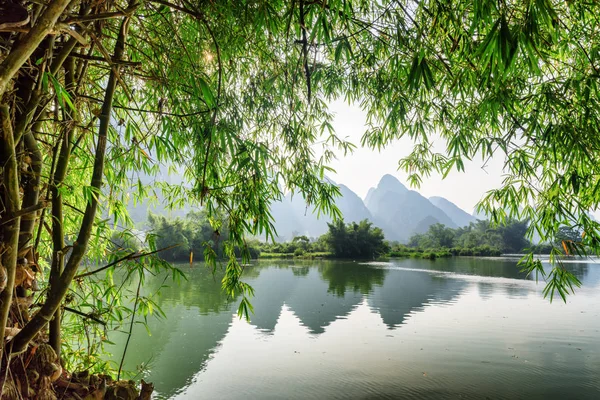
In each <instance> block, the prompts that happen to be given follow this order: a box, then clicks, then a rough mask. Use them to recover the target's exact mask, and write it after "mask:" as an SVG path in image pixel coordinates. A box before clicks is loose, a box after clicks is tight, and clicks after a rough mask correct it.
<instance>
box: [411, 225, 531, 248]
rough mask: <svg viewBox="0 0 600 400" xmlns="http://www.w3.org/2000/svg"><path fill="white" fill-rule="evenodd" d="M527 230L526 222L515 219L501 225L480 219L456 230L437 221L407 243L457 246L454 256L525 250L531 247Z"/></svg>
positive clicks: (424, 245) (444, 246)
mask: <svg viewBox="0 0 600 400" xmlns="http://www.w3.org/2000/svg"><path fill="white" fill-rule="evenodd" d="M526 230H527V223H526V222H519V221H512V220H511V221H507V223H506V224H505V225H500V226H493V225H492V224H491V223H490V221H486V220H477V222H471V223H470V224H469V226H466V227H462V228H457V229H451V228H447V227H445V226H444V225H442V224H434V225H431V226H430V227H429V230H428V231H427V232H426V233H424V234H416V235H413V236H412V237H411V238H410V240H409V242H408V246H409V247H418V248H422V249H441V248H446V249H450V248H455V249H456V248H458V249H457V250H455V251H453V252H452V253H453V254H454V255H475V256H479V255H484V256H490V255H500V254H501V253H522V252H523V251H525V250H526V249H527V248H529V247H531V245H530V243H529V241H528V240H527V239H525V232H526Z"/></svg>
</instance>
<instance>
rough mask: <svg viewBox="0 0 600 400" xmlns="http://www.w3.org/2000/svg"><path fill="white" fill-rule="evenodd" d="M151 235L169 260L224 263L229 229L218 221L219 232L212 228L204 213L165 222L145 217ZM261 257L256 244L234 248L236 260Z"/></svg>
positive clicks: (165, 219)
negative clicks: (219, 261)
mask: <svg viewBox="0 0 600 400" xmlns="http://www.w3.org/2000/svg"><path fill="white" fill-rule="evenodd" d="M148 222H149V224H150V233H151V234H152V235H153V236H154V237H155V242H156V244H155V245H156V247H157V248H159V249H166V250H163V251H161V252H160V253H159V256H160V257H161V258H162V259H165V260H168V261H180V262H181V261H183V262H186V261H188V260H198V261H202V260H207V259H208V260H214V261H215V262H216V261H218V260H223V259H225V258H227V257H228V254H227V253H226V249H227V248H228V246H230V243H229V242H228V240H227V239H228V235H229V230H228V229H227V225H226V224H223V223H222V222H220V221H213V223H214V224H215V225H216V226H219V227H220V229H215V228H213V225H211V221H210V220H209V218H208V216H207V214H206V212H190V213H189V214H188V215H187V216H186V217H185V218H183V219H182V218H175V219H167V218H166V217H164V216H161V215H152V214H150V215H149V216H148ZM259 254H260V250H259V249H258V247H257V242H251V241H246V242H245V244H244V247H240V246H234V247H233V255H234V257H235V258H236V259H241V258H247V259H256V258H258V256H259Z"/></svg>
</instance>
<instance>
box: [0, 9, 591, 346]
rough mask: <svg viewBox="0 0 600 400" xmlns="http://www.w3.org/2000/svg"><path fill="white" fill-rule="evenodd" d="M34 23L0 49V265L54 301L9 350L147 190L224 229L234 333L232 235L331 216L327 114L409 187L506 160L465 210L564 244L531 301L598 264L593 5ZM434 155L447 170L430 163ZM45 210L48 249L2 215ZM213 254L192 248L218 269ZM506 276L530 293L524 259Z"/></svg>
mask: <svg viewBox="0 0 600 400" xmlns="http://www.w3.org/2000/svg"><path fill="white" fill-rule="evenodd" d="M35 9H36V11H40V13H39V14H38V13H37V12H36V13H35V15H33V19H32V27H31V32H30V34H28V35H25V36H23V37H22V39H23V40H16V39H17V37H18V34H17V32H6V33H3V34H2V41H3V42H2V46H1V52H2V53H1V54H0V103H2V104H0V105H1V106H2V107H1V109H0V110H1V111H2V113H1V117H2V134H3V139H4V140H3V146H2V149H1V152H0V153H1V154H0V161H2V163H3V166H5V171H4V174H5V178H6V179H4V181H3V186H2V190H0V195H2V200H3V202H4V204H5V205H8V207H11V209H7V210H3V211H2V212H0V215H1V216H2V219H3V221H2V222H3V224H2V225H1V228H0V229H1V230H2V232H0V233H1V235H2V237H3V238H5V239H4V240H7V241H9V242H10V246H6V248H10V249H13V250H14V245H15V244H16V242H17V240H18V242H19V243H18V249H17V250H18V251H5V252H4V253H3V255H2V263H3V265H4V266H5V267H6V268H7V270H10V271H12V272H11V274H13V273H14V269H15V265H16V263H17V254H27V252H28V251H29V250H30V248H31V247H33V248H34V249H33V254H36V253H37V252H39V254H40V257H39V260H41V261H40V263H41V264H43V260H45V259H50V258H52V260H53V266H52V268H49V269H51V274H49V275H46V276H49V277H52V278H51V279H57V281H56V282H57V283H60V284H56V285H52V286H51V287H50V292H49V293H50V294H49V295H48V296H47V299H46V300H44V301H42V303H43V305H42V308H41V312H38V313H37V314H36V315H35V316H34V317H33V319H32V321H34V322H35V323H34V324H31V323H27V324H25V326H24V329H23V330H22V331H21V332H20V333H19V334H18V335H17V336H16V337H15V338H14V339H13V342H15V343H16V344H17V346H16V347H15V348H16V349H17V350H22V349H23V348H24V346H25V345H26V344H27V342H28V341H29V340H31V338H33V337H34V336H35V335H36V334H37V332H39V330H40V329H42V327H43V326H44V325H45V321H47V320H48V319H50V318H51V317H52V316H53V315H54V313H55V312H56V310H58V307H59V303H61V302H62V301H63V299H64V298H65V296H66V295H67V294H73V290H72V289H71V290H70V291H69V292H68V293H67V288H69V287H70V284H71V282H72V279H73V277H74V276H75V273H76V269H77V268H78V267H79V264H80V262H81V260H83V259H84V258H83V256H84V255H85V263H86V266H89V267H93V264H96V263H100V262H101V260H103V259H106V258H111V256H112V253H111V252H112V250H111V249H112V247H111V242H110V238H112V237H113V231H114V230H119V231H123V230H124V229H123V228H124V227H125V228H126V227H127V226H129V225H130V222H131V221H130V219H129V218H128V216H127V212H126V205H127V204H129V203H131V202H141V201H142V200H144V199H147V198H152V197H156V193H157V192H158V191H161V193H162V196H164V198H165V201H166V202H167V203H168V204H169V205H171V206H172V207H175V208H176V207H178V206H179V205H182V204H183V203H184V202H190V201H191V202H194V201H195V202H197V203H199V204H200V205H201V206H202V207H204V209H205V210H206V212H207V213H208V215H209V216H210V217H211V218H212V219H211V227H212V229H214V230H215V231H218V230H220V229H221V224H222V222H221V216H223V217H224V219H225V222H224V223H225V224H226V226H227V229H228V231H229V235H228V237H227V239H226V240H225V241H224V242H223V243H222V246H223V250H222V251H223V252H224V254H225V255H226V256H227V258H228V261H227V263H226V267H225V275H224V278H223V287H224V289H225V290H226V291H227V293H228V294H229V295H231V296H232V297H233V295H237V294H240V293H242V294H243V300H242V305H241V307H240V310H239V311H240V314H245V315H248V312H249V310H250V307H249V302H248V299H247V298H246V297H245V296H246V295H249V294H251V293H252V289H251V288H250V287H249V286H248V285H246V284H245V283H243V281H242V280H241V274H242V271H243V269H242V267H241V264H240V263H239V262H238V260H237V258H236V252H235V249H236V247H237V248H239V249H241V250H242V256H243V258H247V257H248V250H247V245H246V241H245V235H246V234H248V233H250V234H263V235H265V236H266V237H268V238H271V237H273V234H274V231H273V225H272V221H271V215H270V213H269V205H270V204H271V203H272V202H273V201H276V200H278V199H281V198H282V196H283V193H284V191H287V190H291V191H294V192H299V193H300V194H301V195H302V196H303V197H305V198H306V200H307V201H308V202H309V203H310V204H311V205H312V206H314V207H316V208H317V209H318V210H319V212H327V213H331V214H333V215H334V216H336V217H339V216H340V215H339V212H338V210H337V209H336V208H335V206H334V201H333V200H334V198H335V196H336V195H337V194H338V193H339V191H338V189H337V188H336V187H335V186H333V185H331V184H329V183H327V182H326V180H325V174H326V173H327V171H329V168H328V166H327V165H328V163H329V161H331V159H332V157H334V155H335V154H336V153H337V154H340V153H345V152H348V151H351V150H352V148H353V145H352V144H350V143H347V142H346V141H344V140H343V139H341V138H340V137H339V136H338V135H339V134H341V133H339V132H338V133H336V132H334V131H333V128H332V125H331V119H332V115H331V113H330V112H329V110H328V104H329V102H330V101H332V100H334V99H338V98H343V99H344V100H345V101H347V102H354V103H357V104H360V105H361V107H362V108H363V109H364V110H365V111H366V112H367V115H368V127H367V130H366V132H365V134H364V136H363V138H362V145H365V146H370V147H372V148H375V149H379V148H382V147H384V146H386V145H388V144H389V143H391V142H393V141H394V140H397V139H398V138H400V137H403V136H408V137H410V138H412V139H413V140H414V141H415V145H414V149H413V152H412V153H411V154H410V155H409V156H408V157H406V158H405V159H403V160H401V162H400V167H401V168H404V169H406V170H407V171H409V172H410V173H411V175H410V176H411V180H412V183H413V184H416V185H418V184H419V183H420V182H421V181H422V179H426V178H427V177H428V176H429V175H430V174H432V173H435V172H438V173H442V174H444V175H446V174H448V173H450V171H452V170H455V169H456V170H459V171H463V170H464V162H465V160H469V159H474V158H481V159H482V160H484V161H485V160H486V159H488V158H489V157H492V156H496V157H497V156H500V157H504V158H505V171H506V177H505V180H504V182H503V185H502V187H500V188H498V189H496V190H493V191H491V192H489V193H488V194H487V195H486V196H485V198H484V199H483V200H482V202H481V203H480V208H481V210H484V211H486V212H488V213H489V214H490V215H491V216H492V218H493V221H494V222H495V223H502V222H504V221H506V220H507V219H509V218H515V219H518V220H528V221H530V225H529V227H528V232H529V235H530V237H531V236H532V235H533V233H534V232H535V233H537V234H538V235H539V236H540V237H541V238H542V240H544V241H546V242H554V240H555V239H556V238H557V235H559V234H560V233H561V232H560V229H561V228H564V227H567V228H569V229H572V230H573V231H577V232H582V235H581V236H582V237H581V240H579V241H576V240H574V239H569V238H567V239H566V240H561V242H560V245H559V246H556V247H555V248H554V251H553V254H552V262H553V263H555V268H554V269H552V271H551V272H550V275H549V276H547V277H546V278H547V282H548V286H547V291H546V293H547V294H549V295H550V296H553V295H554V293H555V292H557V293H558V294H559V295H560V296H561V297H562V298H563V299H564V298H565V296H566V293H567V289H572V288H573V286H574V285H578V284H579V282H578V281H577V279H576V278H575V277H574V276H573V275H572V274H569V273H568V272H566V271H564V270H563V269H562V268H561V266H560V258H558V257H557V256H559V255H561V254H563V255H564V253H568V254H576V253H582V252H585V251H586V249H590V250H591V251H593V252H597V251H598V250H599V249H600V230H599V229H598V228H599V226H598V223H597V222H596V221H595V220H593V219H592V218H591V217H590V216H589V215H588V212H590V211H592V210H595V209H597V208H598V201H599V199H600V193H599V188H600V171H599V168H600V167H599V166H598V165H599V164H598V163H597V159H598V157H597V156H598V152H599V149H600V135H598V126H599V118H600V116H599V112H600V111H599V110H600V107H599V104H598V103H599V93H598V84H597V80H598V77H599V76H600V74H599V73H600V71H599V68H600V66H599V65H598V62H599V57H600V46H599V39H598V38H599V37H600V36H599V35H598V32H597V30H598V29H599V28H598V26H600V24H598V20H597V18H598V15H600V13H599V11H600V5H599V4H598V3H596V2H580V1H570V2H563V1H552V0H524V1H495V0H475V1H466V0H425V1H416V0H381V1H367V0H316V1H312V0H311V1H307V0H288V1H283V0H274V1H271V0H269V1H267V0H241V1H240V0H222V1H203V0H173V1H168V0H147V1H137V0H131V1H128V2H125V1H121V0H117V1H113V2H88V1H85V0H84V1H77V0H76V1H73V2H68V1H66V0H52V1H50V2H48V4H47V5H46V4H36V6H35ZM38 16H39V18H38ZM40 21H41V22H40ZM56 21H59V24H58V25H55V22H56ZM21 28H22V27H21ZM21 28H19V29H21ZM9 29H10V28H9ZM22 29H25V30H27V29H29V28H22ZM49 33H52V35H51V36H47V35H48V34H49ZM434 141H435V142H436V144H438V143H440V142H441V143H442V144H443V148H445V151H443V152H441V153H436V152H434V151H433V150H432V149H433V146H432V145H433V142H434ZM104 146H106V147H104ZM16 159H18V165H19V166H22V167H21V168H17V163H16V162H15V161H16ZM8 161H10V163H8ZM161 164H162V165H166V166H169V167H174V166H175V167H180V168H182V169H183V170H184V171H183V174H184V175H185V178H186V180H187V181H188V182H191V183H192V185H191V186H190V187H187V186H185V185H182V184H179V183H174V184H169V183H167V182H152V179H150V180H148V179H147V178H148V177H152V176H154V175H156V174H157V172H158V171H159V169H160V168H159V166H160V165H161ZM179 172H180V173H181V169H180V170H179ZM9 200H10V201H9ZM49 201H51V202H52V204H51V205H50V206H49V207H50V211H49V212H48V214H49V215H51V216H52V218H48V220H51V221H52V222H51V223H52V229H48V227H47V226H46V225H47V224H48V222H46V223H44V218H43V216H44V215H45V214H43V213H41V212H38V213H37V214H32V215H35V218H23V221H21V224H20V225H19V222H20V221H19V218H20V217H21V214H19V208H20V207H21V208H23V209H27V210H29V211H31V210H34V211H35V210H37V211H39V210H40V209H41V208H44V207H47V206H48V202H49ZM19 202H20V203H21V204H17V203H19ZM63 206H64V207H63ZM96 208H98V212H96ZM40 214H41V215H40ZM27 215H30V214H27ZM217 216H218V218H217ZM5 218H6V223H4V219H5ZM48 220H46V221H48ZM45 224H46V225H45ZM42 228H43V229H42ZM125 231H127V230H126V229H125ZM52 232H57V234H56V235H55V236H54V237H53V238H51V237H52ZM61 232H62V233H63V234H60V233H61ZM132 234H135V233H132ZM8 238H10V240H9V239H8ZM21 239H23V240H21ZM80 239H81V240H80ZM155 239H156V238H154V237H153V236H152V235H150V236H149V237H148V238H147V245H148V247H150V250H157V248H156V241H155ZM62 242H64V243H62ZM70 245H73V249H74V250H73V252H72V253H71V254H70V255H67V258H68V260H67V262H66V267H65V268H66V271H67V273H66V274H63V273H61V268H60V263H62V261H61V260H62V259H63V258H62V257H63V253H62V251H63V248H65V246H70ZM214 254H216V253H215V251H214V249H211V248H210V247H209V246H207V247H206V248H205V257H206V259H207V260H209V261H212V262H213V264H214V265H215V266H216V261H217V260H216V257H214ZM211 256H212V258H211ZM112 257H116V256H112ZM30 258H31V257H30ZM36 259H37V257H36ZM71 260H73V261H71ZM129 261H132V260H129ZM523 261H524V267H525V268H526V269H527V270H528V271H529V272H540V273H543V269H542V268H541V265H540V263H539V261H536V260H535V259H534V257H533V255H529V256H527V257H526V258H525V259H524V260H523ZM130 264H131V266H132V268H133V267H134V266H135V265H134V264H135V263H134V262H133V263H130ZM42 267H48V266H44V265H42ZM136 271H137V272H138V273H139V275H140V279H142V278H141V275H142V273H143V271H144V269H143V268H142V267H139V266H138V269H137V270H136ZM130 275H131V274H128V276H130ZM134 275H135V274H134ZM85 282H87V281H85ZM85 282H84V281H81V280H78V287H77V292H78V293H77V294H78V296H75V298H80V299H82V300H81V302H80V304H79V305H78V304H71V306H72V308H74V309H77V310H79V309H82V307H83V309H84V313H85V314H91V313H94V306H93V305H90V302H89V301H88V299H90V298H102V296H99V294H101V293H102V292H103V290H102V286H95V287H93V288H91V287H90V286H89V284H87V283H85ZM47 283H48V282H45V284H47ZM112 286H114V285H112V275H110V276H108V277H107V279H106V284H105V286H104V287H112ZM10 293H12V288H9V289H7V290H6V291H5V292H4V294H3V295H2V296H3V299H4V300H10V298H11V297H10ZM79 295H81V296H79ZM114 295H115V300H114V303H118V293H117V292H115V293H114ZM100 305H101V306H102V310H103V312H105V313H106V314H111V313H114V312H115V308H114V307H112V305H111V306H108V305H107V304H100ZM8 306H9V305H8V302H7V301H4V302H3V303H2V307H0V311H1V312H0V314H1V315H0V316H2V318H0V323H1V324H2V325H4V324H5V323H6V322H5V320H6V315H7V313H8ZM97 308H98V307H97ZM90 310H91V311H90ZM146 310H147V308H146ZM119 320H121V318H119ZM0 328H2V326H0ZM3 331H4V329H0V332H3ZM75 331H76V330H75ZM58 343H60V341H58Z"/></svg>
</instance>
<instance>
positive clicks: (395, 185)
mask: <svg viewBox="0 0 600 400" xmlns="http://www.w3.org/2000/svg"><path fill="white" fill-rule="evenodd" d="M377 189H383V190H387V191H391V192H395V193H405V192H408V189H407V188H406V186H404V185H403V184H402V183H401V182H400V181H399V180H398V178H396V177H395V176H392V175H390V174H385V175H384V176H382V177H381V180H380V181H379V184H378V185H377Z"/></svg>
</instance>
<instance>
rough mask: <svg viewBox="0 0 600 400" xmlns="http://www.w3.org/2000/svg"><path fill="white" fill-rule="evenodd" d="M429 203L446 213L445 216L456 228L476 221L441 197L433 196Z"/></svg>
mask: <svg viewBox="0 0 600 400" xmlns="http://www.w3.org/2000/svg"><path fill="white" fill-rule="evenodd" d="M429 201H430V202H431V203H432V204H433V205H434V206H436V207H437V208H439V209H440V210H442V211H443V212H445V213H446V215H447V216H449V217H450V219H451V220H452V222H454V223H455V224H456V226H467V225H469V224H470V223H471V222H475V221H476V220H477V219H476V218H475V217H474V216H473V215H471V214H469V213H467V212H466V211H464V210H463V209H461V208H459V207H458V206H457V205H456V204H454V203H452V202H451V201H449V200H446V199H445V198H443V197H438V196H433V197H430V198H429Z"/></svg>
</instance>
